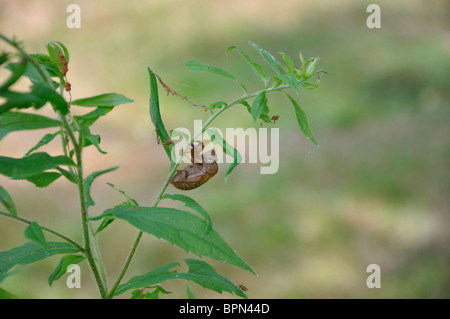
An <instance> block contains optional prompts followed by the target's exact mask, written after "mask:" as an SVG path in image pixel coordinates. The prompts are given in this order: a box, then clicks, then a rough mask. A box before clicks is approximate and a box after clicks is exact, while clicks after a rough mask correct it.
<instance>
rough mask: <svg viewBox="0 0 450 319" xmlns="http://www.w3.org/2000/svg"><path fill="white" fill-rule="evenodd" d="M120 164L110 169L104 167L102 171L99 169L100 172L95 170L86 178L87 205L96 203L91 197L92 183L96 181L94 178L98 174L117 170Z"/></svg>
mask: <svg viewBox="0 0 450 319" xmlns="http://www.w3.org/2000/svg"><path fill="white" fill-rule="evenodd" d="M119 167H120V166H114V167H111V168H108V169H104V170H102V171H98V172H94V173H92V174H90V175H89V176H88V177H87V178H86V182H85V187H84V189H85V196H86V205H87V206H93V205H95V202H94V201H93V200H92V197H91V185H92V182H93V181H94V179H96V178H97V177H98V176H100V175H102V174H105V173H109V172H112V171H115V170H116V169H118V168H119Z"/></svg>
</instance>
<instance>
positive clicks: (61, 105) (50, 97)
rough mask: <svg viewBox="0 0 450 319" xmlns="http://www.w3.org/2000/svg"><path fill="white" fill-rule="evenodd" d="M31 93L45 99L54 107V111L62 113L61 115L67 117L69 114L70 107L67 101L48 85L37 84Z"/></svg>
mask: <svg viewBox="0 0 450 319" xmlns="http://www.w3.org/2000/svg"><path fill="white" fill-rule="evenodd" d="M31 92H32V93H34V94H35V95H36V96H38V97H40V98H42V99H44V100H45V101H48V102H50V104H51V105H52V106H53V109H55V110H57V111H59V112H61V114H63V115H65V114H67V113H69V107H68V105H67V102H66V100H64V98H63V97H62V96H61V95H59V94H58V93H57V92H56V91H55V90H54V89H53V88H51V87H49V86H47V85H43V84H39V83H35V84H33V86H32V87H31Z"/></svg>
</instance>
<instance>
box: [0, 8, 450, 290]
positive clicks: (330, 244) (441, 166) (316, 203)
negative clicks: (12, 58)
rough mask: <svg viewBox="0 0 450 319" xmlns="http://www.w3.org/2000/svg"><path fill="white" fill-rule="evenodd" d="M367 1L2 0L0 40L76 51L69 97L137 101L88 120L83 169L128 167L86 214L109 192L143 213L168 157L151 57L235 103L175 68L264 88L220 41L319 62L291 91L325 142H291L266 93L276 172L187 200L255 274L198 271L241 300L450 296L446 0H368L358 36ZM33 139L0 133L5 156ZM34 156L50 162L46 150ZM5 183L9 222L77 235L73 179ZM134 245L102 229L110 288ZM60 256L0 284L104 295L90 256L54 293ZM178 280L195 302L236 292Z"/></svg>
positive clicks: (241, 176)
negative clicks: (238, 288)
mask: <svg viewBox="0 0 450 319" xmlns="http://www.w3.org/2000/svg"><path fill="white" fill-rule="evenodd" d="M74 2H76V3H78V4H79V5H80V6H81V28H80V29H69V28H67V26H66V19H67V16H68V13H66V7H67V6H68V5H69V4H70V3H74ZM370 3H372V1H357V0H352V1H350V0H347V1H320V2H319V1H295V0H278V1H257V0H246V1H238V0H227V1H225V0H222V1H218V0H214V1H199V0H195V1H181V0H164V1H163V0H158V1H146V2H144V1H139V0H132V1H119V0H114V1H105V0H103V1H72V0H71V1H44V0H14V1H13V0H1V1H0V30H1V32H2V33H4V34H6V35H7V36H12V35H15V36H16V37H18V38H19V39H20V40H23V41H24V42H25V48H26V49H27V51H28V52H36V51H38V50H43V49H44V44H45V43H46V41H48V40H58V41H61V42H63V43H64V44H65V45H66V46H67V47H68V49H69V50H70V53H71V60H70V64H69V73H68V79H69V82H71V84H72V94H73V97H74V98H81V97H85V96H91V95H95V94H100V93H105V92H119V93H122V94H125V95H126V96H128V97H130V98H133V99H135V102H134V103H132V104H126V105H122V106H119V107H117V108H116V109H115V110H114V111H113V112H112V113H110V114H111V115H108V116H107V117H105V118H104V119H101V120H99V121H98V122H97V123H96V125H94V127H93V128H92V132H93V133H95V134H101V135H102V143H101V146H102V148H103V149H104V150H106V151H107V152H108V154H107V155H101V154H99V153H98V152H97V151H96V150H95V149H89V148H88V149H87V150H86V152H85V161H86V165H85V169H86V174H88V173H90V172H92V171H96V170H100V169H104V168H107V167H110V166H113V165H117V164H120V165H122V166H121V169H120V170H118V171H116V172H114V173H111V174H108V175H104V176H102V177H100V178H98V180H96V182H95V183H94V185H93V189H92V193H93V197H94V200H95V201H96V206H94V207H93V209H92V210H91V214H92V215H97V214H99V213H101V212H102V211H103V210H104V209H106V208H109V207H111V206H113V205H116V204H118V203H120V202H121V201H122V197H121V196H120V194H118V193H116V192H115V191H113V190H112V189H111V188H109V187H108V186H107V185H106V184H105V183H106V182H111V183H113V184H115V185H116V186H117V187H119V188H121V189H124V190H125V191H126V192H127V193H128V194H129V195H130V196H132V197H134V198H136V199H137V200H138V202H139V203H140V204H141V205H143V206H145V205H147V206H149V205H151V203H152V202H153V200H154V199H155V196H156V194H157V192H158V191H159V188H160V185H161V184H162V182H163V180H164V178H165V176H166V174H167V171H168V163H167V159H166V155H165V154H164V152H163V150H162V148H161V147H160V146H158V145H157V144H156V136H155V133H154V132H153V127H152V125H151V122H150V119H149V116H148V97H149V86H148V74H147V71H146V67H147V65H149V66H150V67H151V68H152V69H153V70H154V71H155V72H157V73H158V74H159V75H160V76H161V77H162V78H163V80H164V81H165V82H166V83H167V84H169V85H170V86H171V87H172V88H174V89H175V90H176V91H177V92H179V93H180V94H183V95H186V96H188V97H189V98H190V99H191V100H192V101H194V102H196V103H200V104H208V103H211V102H214V101H217V100H225V101H229V100H232V99H234V98H236V97H238V96H240V94H241V92H240V88H239V87H238V86H236V85H235V84H234V83H232V82H230V81H229V80H226V79H221V78H217V77H215V76H213V75H209V74H201V73H191V72H189V71H188V70H187V69H186V68H185V67H184V64H183V62H184V61H185V60H187V59H194V58H198V59H201V61H202V62H204V63H206V64H212V65H216V66H219V67H222V68H224V69H226V70H228V71H229V72H230V73H232V74H235V75H236V76H238V77H239V79H241V80H242V82H244V83H247V84H249V89H250V90H252V91H253V90H257V89H260V88H261V82H260V81H259V79H257V78H256V77H255V76H254V74H253V72H252V70H251V69H249V68H248V66H247V64H246V63H245V62H244V61H243V60H242V59H241V58H240V57H239V56H238V55H237V54H236V53H231V54H229V55H228V56H227V55H226V54H225V49H226V48H227V47H228V46H231V45H236V46H238V47H239V48H241V49H243V50H244V51H246V52H247V54H250V55H251V56H252V57H254V58H258V57H257V54H256V51H254V50H253V48H251V47H250V46H249V45H248V40H251V41H253V42H255V43H257V44H259V45H260V46H262V47H263V48H265V49H267V50H268V51H270V52H272V53H273V54H277V52H280V51H283V52H286V53H287V54H289V55H291V56H292V57H294V58H297V56H298V52H299V51H300V50H301V51H302V53H303V55H304V56H305V57H311V56H320V58H321V61H320V63H319V68H321V69H324V70H326V71H327V72H328V75H324V76H323V77H322V83H321V86H320V87H319V88H318V89H316V90H312V91H302V94H301V95H300V96H299V97H297V100H298V101H299V103H300V105H301V106H302V107H303V108H304V110H305V111H306V113H307V115H308V117H309V122H310V125H311V128H312V130H313V132H314V134H315V136H316V139H317V140H318V142H319V144H320V146H319V147H316V146H314V145H313V144H312V143H311V142H310V141H308V140H307V139H306V138H305V137H304V136H303V135H302V134H301V132H300V130H299V129H298V126H297V123H296V121H295V118H294V113H293V110H292V107H291V106H290V105H289V103H288V102H287V101H286V99H285V98H284V97H283V96H281V95H279V94H278V95H277V94H274V95H271V96H269V107H270V108H271V110H273V113H276V114H278V115H280V119H279V121H278V122H277V124H276V125H275V126H276V127H280V169H279V171H278V173H277V174H275V175H260V174H259V167H260V165H259V164H242V165H240V166H238V167H237V168H236V170H235V172H234V174H232V175H231V177H230V179H229V181H228V183H227V184H224V182H223V177H224V172H225V171H226V167H225V166H224V165H221V167H220V170H219V173H218V176H217V177H215V178H214V179H212V180H211V181H209V182H208V183H207V184H206V185H205V186H204V187H201V188H199V189H196V190H193V191H190V192H189V195H191V196H192V197H193V198H195V199H196V200H197V201H198V202H200V203H201V204H202V206H203V207H204V208H205V209H206V210H207V211H208V212H209V213H210V215H211V217H212V220H213V223H214V225H215V228H216V230H217V231H218V232H219V234H221V235H222V236H223V237H224V239H225V240H226V241H227V242H228V243H229V244H230V245H231V246H232V247H233V248H234V249H236V250H237V252H238V253H239V255H240V256H241V257H242V258H243V259H244V260H245V261H246V262H247V263H249V264H250V265H251V266H252V267H253V268H254V269H255V271H256V272H257V273H258V276H254V275H252V274H250V273H247V272H245V271H243V270H241V269H237V268H235V267H233V266H230V265H227V264H223V263H217V262H214V261H211V260H208V261H210V262H211V264H212V265H213V266H214V267H215V268H216V269H217V271H218V272H219V273H220V274H222V275H224V276H226V277H228V278H229V279H230V280H232V281H233V282H234V283H236V284H244V285H245V286H246V287H247V288H248V292H247V293H248V296H249V297H250V298H432V297H437V298H448V297H450V249H449V239H450V233H449V225H450V224H449V221H450V218H449V194H450V183H449V182H450V170H449V164H450V129H449V124H448V123H449V122H448V121H449V119H450V108H449V92H450V90H449V88H450V87H449V84H448V83H449V75H448V74H449V73H448V72H449V70H450V59H449V56H450V33H449V27H450V19H449V18H450V15H449V12H450V6H449V2H447V1H443V0H442V1H417V0H416V1H406V0H402V1H395V2H394V1H377V2H376V3H377V4H379V5H380V7H381V19H382V20H381V29H368V27H367V26H366V19H367V16H368V15H369V14H368V13H366V7H367V5H368V4H370ZM1 48H5V45H4V44H0V49H1ZM296 62H297V63H298V59H297V60H296ZM261 63H262V62H261ZM160 93H161V105H162V116H163V119H164V121H165V124H166V127H167V128H175V127H180V126H183V127H188V128H191V127H192V125H193V120H194V119H203V120H205V119H206V118H207V114H206V113H205V112H203V111H201V110H199V109H196V108H194V107H192V106H190V105H189V104H188V103H186V102H184V101H181V99H179V98H178V97H166V96H165V94H163V92H162V91H160ZM47 111H48V110H47ZM74 112H76V111H74ZM214 124H215V126H217V127H218V128H221V129H224V128H226V127H243V128H247V127H253V126H255V124H254V123H253V122H252V119H251V117H250V116H249V115H248V113H247V112H246V111H245V110H244V109H243V108H239V107H236V108H234V109H231V110H230V111H228V112H227V113H225V115H224V116H223V117H222V118H220V119H219V120H218V121H217V122H215V123H214ZM268 127H269V126H268ZM44 131H45V130H43V131H32V132H26V133H14V134H10V135H8V136H7V137H6V138H5V139H4V140H2V142H1V144H0V154H1V155H7V156H17V157H19V156H22V155H23V154H24V153H25V152H26V151H27V150H28V149H29V148H30V147H31V146H33V145H34V144H35V143H36V142H37V141H38V140H39V139H40V137H41V136H42V135H43V134H44V133H45V132H44ZM43 150H46V151H49V152H54V153H53V154H60V151H59V145H58V143H56V142H55V143H54V144H52V145H48V146H46V147H45V148H43ZM0 183H1V185H2V186H4V187H5V188H6V189H7V190H8V191H9V193H10V194H11V196H12V197H13V199H14V200H15V203H16V206H17V210H18V212H19V214H20V215H22V216H24V217H26V218H29V219H35V220H36V221H38V222H39V223H41V224H43V225H46V226H48V227H54V228H56V229H58V230H60V231H61V232H64V233H66V234H68V235H70V237H73V238H74V239H77V240H81V238H80V233H81V227H80V222H79V208H78V202H77V194H76V189H75V188H74V187H73V185H69V183H67V182H65V181H64V180H62V179H60V180H58V181H56V182H55V183H54V184H52V185H50V186H49V187H48V189H37V188H34V186H33V185H32V184H30V183H27V182H22V181H10V180H7V179H6V178H4V177H3V176H1V177H0ZM169 192H171V193H174V192H175V189H174V188H172V187H171V188H169ZM162 203H163V204H166V205H169V204H171V203H170V202H167V201H166V202H162ZM175 207H179V206H175ZM24 228H25V226H24V225H22V224H17V223H16V222H14V221H12V220H8V219H6V218H3V217H0V234H1V235H0V250H8V249H11V248H13V247H16V246H18V245H19V244H22V243H25V242H26V239H25V238H24V236H23V230H24ZM135 236H136V230H135V229H132V228H131V227H129V226H128V225H126V224H125V223H123V222H115V223H113V224H112V225H111V226H110V227H109V228H108V229H106V230H105V231H104V234H103V236H102V237H101V239H100V244H101V247H102V248H103V255H104V259H105V263H106V265H107V272H108V275H109V278H110V280H111V281H113V280H115V278H116V276H117V274H118V272H119V271H120V269H121V267H122V265H123V262H124V260H125V257H126V255H127V252H128V250H129V248H130V247H131V245H132V242H133V240H134V238H135ZM47 238H48V239H50V238H51V237H50V236H47ZM52 239H53V238H52ZM187 257H193V256H192V255H190V254H186V253H185V252H183V251H182V250H180V249H178V248H176V247H172V246H170V245H169V244H167V243H165V242H161V241H158V240H156V239H155V238H153V237H150V236H144V240H143V241H142V242H141V244H140V246H139V248H138V252H137V255H136V258H135V259H134V261H133V263H132V265H131V267H130V270H129V272H128V274H127V276H126V278H129V277H130V276H132V275H138V274H142V273H144V272H147V271H149V270H151V269H152V268H154V267H159V266H162V265H165V264H167V263H168V262H172V261H182V259H184V258H187ZM58 260H59V257H52V258H50V259H47V260H44V261H41V262H39V263H37V264H35V265H33V266H31V267H28V268H26V269H25V270H23V271H21V272H20V273H18V274H17V275H16V276H12V277H9V278H7V279H6V280H5V281H4V282H2V283H1V287H2V288H4V289H6V290H8V291H11V292H12V293H14V294H16V295H18V296H20V297H26V298H95V297H98V293H97V289H96V287H95V286H94V285H93V278H92V276H91V275H90V274H89V275H88V267H87V264H86V263H83V264H81V267H82V288H81V289H72V290H71V289H68V288H67V287H66V285H65V278H63V279H61V280H59V281H57V282H56V283H55V284H54V285H53V287H52V288H50V287H49V286H48V284H47V278H48V275H49V274H50V273H51V272H52V271H53V269H54V267H55V266H56V264H57V262H58ZM373 263H374V264H378V265H380V267H381V289H368V288H367V286H366V279H367V276H368V275H369V274H368V273H367V272H366V267H367V266H368V265H369V264H373ZM183 267H185V266H182V267H181V269H183ZM184 284H185V283H184V282H181V281H173V282H167V283H163V284H162V286H163V287H164V288H165V289H167V290H171V291H172V292H173V293H172V295H169V296H168V297H169V298H184V297H186V293H185V289H184ZM190 287H191V289H192V291H193V293H194V295H196V297H198V298H228V297H230V295H229V294H223V295H220V294H217V293H214V292H210V291H207V290H205V289H203V288H201V287H200V286H197V285H195V284H190ZM124 297H126V296H124ZM233 297H234V296H233Z"/></svg>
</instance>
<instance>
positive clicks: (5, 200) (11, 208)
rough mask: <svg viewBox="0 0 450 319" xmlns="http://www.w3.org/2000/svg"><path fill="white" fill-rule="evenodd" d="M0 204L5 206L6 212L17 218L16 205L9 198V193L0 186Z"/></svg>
mask: <svg viewBox="0 0 450 319" xmlns="http://www.w3.org/2000/svg"><path fill="white" fill-rule="evenodd" d="M0 203H2V204H3V206H5V208H6V210H7V211H8V212H9V213H10V214H11V215H14V216H17V211H16V206H15V205H14V202H13V200H12V198H11V196H9V194H8V192H7V191H6V190H5V189H4V188H3V187H2V186H1V185H0Z"/></svg>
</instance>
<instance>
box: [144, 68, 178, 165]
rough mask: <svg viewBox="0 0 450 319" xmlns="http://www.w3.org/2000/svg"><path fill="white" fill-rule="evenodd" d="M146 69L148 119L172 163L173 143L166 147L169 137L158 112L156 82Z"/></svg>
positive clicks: (151, 72) (153, 75) (150, 72)
mask: <svg viewBox="0 0 450 319" xmlns="http://www.w3.org/2000/svg"><path fill="white" fill-rule="evenodd" d="M147 69H148V74H149V76H150V118H151V120H152V122H153V125H154V126H155V129H156V134H158V136H159V138H160V140H161V143H162V145H163V147H164V150H165V151H166V154H167V156H168V157H169V159H170V161H171V163H173V160H172V157H171V153H172V148H173V147H174V143H170V144H168V145H166V144H167V142H168V141H170V137H169V134H167V131H166V128H165V127H164V123H163V121H162V118H161V112H160V110H159V97H158V82H157V80H156V76H155V74H154V73H153V71H152V70H151V69H150V68H147Z"/></svg>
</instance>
